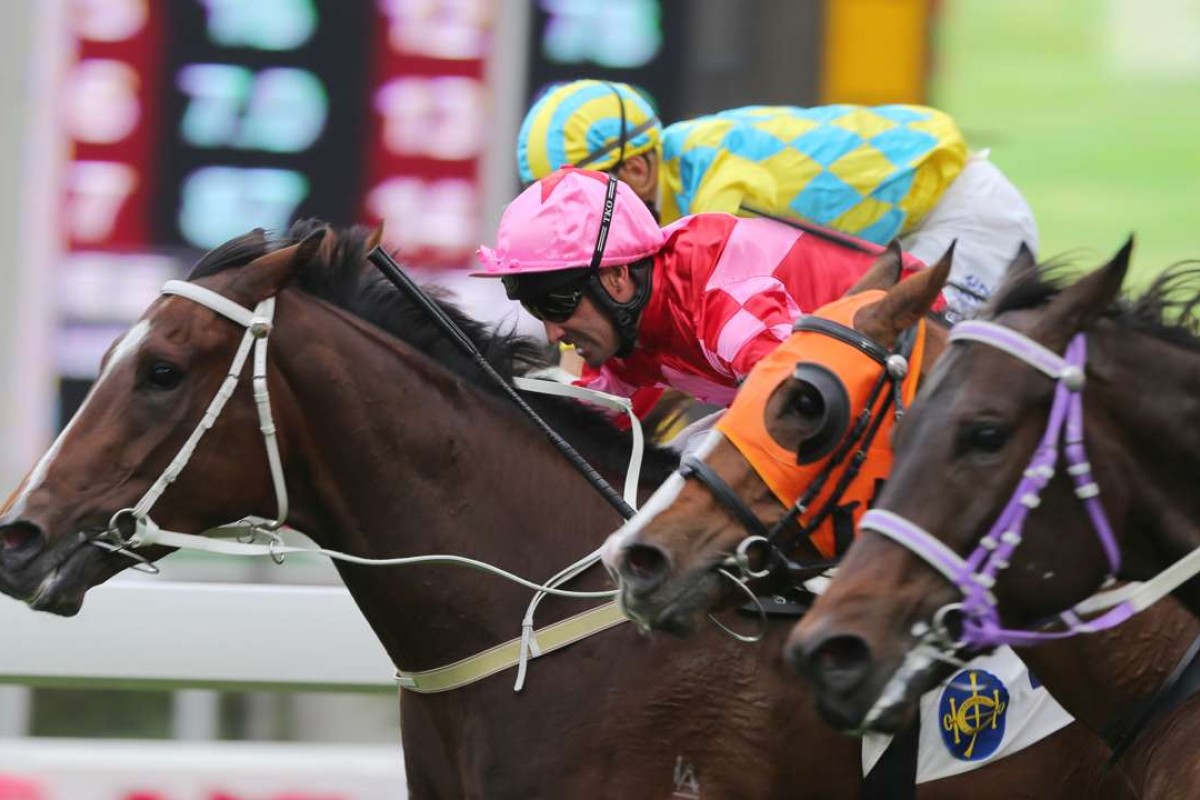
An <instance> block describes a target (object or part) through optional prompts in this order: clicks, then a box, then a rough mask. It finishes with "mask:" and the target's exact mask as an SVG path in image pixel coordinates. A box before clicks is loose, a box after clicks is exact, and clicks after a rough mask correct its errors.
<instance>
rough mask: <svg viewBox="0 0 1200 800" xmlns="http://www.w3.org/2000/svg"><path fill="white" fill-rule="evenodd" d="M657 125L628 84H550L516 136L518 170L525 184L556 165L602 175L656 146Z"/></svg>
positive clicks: (649, 109) (659, 134) (659, 125)
mask: <svg viewBox="0 0 1200 800" xmlns="http://www.w3.org/2000/svg"><path fill="white" fill-rule="evenodd" d="M661 139H662V123H660V122H659V120H658V116H657V115H656V114H655V113H654V108H653V107H652V106H651V105H650V103H649V101H648V100H647V99H646V97H645V96H643V95H642V94H641V93H639V92H638V91H637V90H636V89H634V88H633V87H632V86H629V85H628V84H625V83H614V82H609V81H596V80H580V81H572V82H571V83H560V84H557V85H555V86H552V87H551V88H550V89H549V90H547V91H546V93H545V94H543V95H542V96H541V97H540V98H538V101H537V102H536V103H534V104H533V106H532V107H531V108H530V109H529V112H528V113H527V114H526V115H525V120H524V121H523V122H522V123H521V131H520V133H518V134H517V170H518V171H519V172H520V174H521V183H523V184H530V183H533V182H534V181H536V180H540V179H541V178H544V177H546V176H547V175H549V174H550V173H552V172H554V171H555V170H556V169H559V168H561V167H586V168H587V169H594V170H600V171H606V170H610V169H613V168H615V167H616V166H618V165H619V164H620V163H621V162H622V161H624V160H625V159H627V158H630V157H632V156H636V155H640V154H642V153H645V152H647V151H650V150H654V149H655V148H657V147H658V146H659V142H660V140H661Z"/></svg>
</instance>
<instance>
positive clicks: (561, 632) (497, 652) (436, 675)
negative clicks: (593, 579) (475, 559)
mask: <svg viewBox="0 0 1200 800" xmlns="http://www.w3.org/2000/svg"><path fill="white" fill-rule="evenodd" d="M627 621H628V619H627V618H626V617H625V615H624V613H623V612H622V611H621V608H620V607H619V606H618V605H617V604H616V603H606V604H605V605H602V606H597V607H596V608H593V609H590V610H588V611H584V612H583V613H581V614H576V615H575V616H573V617H567V618H566V619H564V620H560V621H558V622H555V623H553V624H551V625H547V626H546V627H544V628H540V629H538V630H537V631H534V633H533V637H532V639H531V641H530V650H531V652H532V655H534V656H544V655H546V654H547V653H552V652H554V651H555V650H561V649H562V648H564V647H566V646H567V645H571V644H574V643H575V642H578V641H580V640H581V639H586V638H587V637H589V636H591V635H593V634H596V633H599V632H600V631H604V630H608V629H609V628H611V627H613V626H615V625H619V624H620V623H622V622H627ZM521 649H522V647H521V638H520V637H518V638H516V639H510V640H508V641H507V642H504V643H503V644H498V645H496V646H495V647H492V648H490V649H488V650H484V651H483V652H482V653H477V654H475V655H473V656H470V657H469V658H464V659H463V660H461V661H456V662H454V663H453V664H447V665H446V666H444V667H438V668H436V669H429V670H425V671H423V672H408V671H406V670H402V669H398V670H396V683H398V684H399V685H400V688H401V689H405V690H407V691H410V692H417V693H418V694H434V693H436V692H448V691H450V690H451V689H458V688H459V687H461V686H466V685H467V684H470V683H474V682H475V681H478V680H482V679H483V678H486V677H488V676H489V675H495V674H496V673H497V672H502V671H504V670H506V669H509V668H510V667H515V666H516V665H517V663H518V662H519V661H520V659H521Z"/></svg>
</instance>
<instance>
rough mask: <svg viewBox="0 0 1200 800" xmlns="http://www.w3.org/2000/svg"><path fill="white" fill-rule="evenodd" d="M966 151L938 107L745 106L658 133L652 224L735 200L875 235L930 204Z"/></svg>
mask: <svg viewBox="0 0 1200 800" xmlns="http://www.w3.org/2000/svg"><path fill="white" fill-rule="evenodd" d="M966 160H967V145H966V142H965V141H964V140H963V137H962V133H961V132H960V131H959V130H958V126H957V125H955V124H954V120H952V119H951V118H950V117H949V116H948V115H946V114H945V113H943V112H941V111H938V110H936V109H932V108H925V107H923V106H909V105H890V106H874V107H869V108H868V107H863V106H849V105H834V106H818V107H814V108H796V107H790V106H748V107H745V108H737V109H732V110H730V111H723V112H721V113H718V114H714V115H711V116H707V117H700V118H698V119H693V120H688V121H685V122H679V123H676V124H674V125H670V126H668V127H667V128H666V129H665V130H664V131H663V134H662V165H661V167H660V169H659V196H660V208H659V212H660V214H661V220H662V223H663V224H664V225H665V224H667V223H669V222H673V221H674V220H676V219H678V218H679V217H682V216H685V215H687V214H694V213H698V212H702V211H727V212H730V213H737V211H738V209H739V208H740V207H741V206H742V205H743V204H744V205H746V206H750V207H754V208H757V209H760V210H763V211H768V212H773V213H777V214H784V215H791V216H798V217H802V218H804V219H806V220H810V221H812V222H816V223H818V224H821V225H825V226H828V227H831V228H834V229H837V230H840V231H843V232H845V233H849V234H852V235H854V236H858V237H860V238H863V239H867V240H869V241H873V242H878V243H880V244H885V243H887V242H888V241H890V240H891V239H892V238H894V237H895V236H897V235H900V234H903V233H907V232H908V231H909V230H911V229H912V228H913V227H914V226H915V225H916V224H917V223H918V222H919V221H920V220H921V218H922V217H923V216H924V215H925V214H926V213H927V212H928V211H929V209H930V208H932V207H933V206H934V204H935V203H937V201H938V199H939V198H940V197H941V196H942V193H943V192H944V191H945V190H946V188H947V187H948V186H949V185H950V184H951V183H952V182H953V181H954V179H955V178H957V177H958V174H959V173H960V172H961V171H962V168H963V165H964V164H965V163H966Z"/></svg>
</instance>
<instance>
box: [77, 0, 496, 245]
mask: <svg viewBox="0 0 1200 800" xmlns="http://www.w3.org/2000/svg"><path fill="white" fill-rule="evenodd" d="M72 6H73V10H76V11H77V13H74V14H72V15H71V18H70V21H69V24H70V31H69V35H70V38H71V40H72V41H71V42H70V50H71V52H72V53H73V57H72V58H71V59H70V60H69V63H68V65H67V72H66V74H65V76H64V79H63V81H62V85H61V104H62V107H63V109H64V115H63V119H64V122H65V124H64V126H63V127H64V132H65V133H66V135H67V136H68V137H69V140H70V141H69V144H70V149H71V159H70V162H69V165H68V166H67V172H66V181H65V186H64V191H65V192H66V198H65V202H64V206H63V207H64V210H65V215H64V219H63V226H64V230H63V232H64V234H65V236H66V240H67V243H68V245H69V249H71V250H74V251H78V250H91V251H94V250H103V251H131V250H140V249H146V248H163V247H166V248H171V247H188V248H195V249H201V250H203V249H208V248H210V247H213V246H215V245H217V244H220V243H221V242H223V241H225V240H227V239H229V238H230V237H232V236H235V235H237V234H239V233H244V232H245V231H246V230H248V229H249V228H250V227H253V226H255V225H260V226H263V227H266V228H269V229H282V228H285V227H286V226H287V225H288V224H289V222H290V221H291V220H292V219H295V218H296V217H304V216H320V217H322V218H325V219H328V220H330V221H333V222H339V223H348V222H377V221H380V220H383V221H385V222H386V223H387V226H386V229H387V232H388V235H389V238H390V240H391V243H392V244H393V245H394V246H396V247H398V248H399V249H400V250H401V253H402V254H403V255H404V257H405V258H407V259H408V260H410V261H411V262H413V263H415V264H421V265H427V266H460V265H462V264H465V263H467V262H468V261H469V260H470V258H471V253H472V251H473V250H474V248H475V246H477V244H478V242H477V238H478V229H477V228H478V218H479V181H478V172H479V160H480V156H481V154H482V151H483V148H484V146H485V144H486V136H485V134H486V120H485V114H486V109H487V96H488V92H487V89H486V87H485V84H484V69H485V61H486V58H487V53H488V51H489V49H490V46H491V41H490V39H491V32H492V31H491V24H492V11H493V9H492V0H456V1H455V2H428V1H427V0H379V1H378V2H375V1H371V2H367V1H366V0H355V1H353V2H347V0H253V2H246V0H86V2H78V3H73V4H72Z"/></svg>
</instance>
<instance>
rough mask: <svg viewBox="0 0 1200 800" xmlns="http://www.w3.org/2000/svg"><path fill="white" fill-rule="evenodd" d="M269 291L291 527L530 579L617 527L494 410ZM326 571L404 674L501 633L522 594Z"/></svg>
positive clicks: (422, 572) (495, 587)
mask: <svg viewBox="0 0 1200 800" xmlns="http://www.w3.org/2000/svg"><path fill="white" fill-rule="evenodd" d="M280 297H281V301H283V302H281V303H280V310H279V314H278V319H279V322H280V331H279V334H278V335H277V338H276V339H275V340H274V341H276V344H275V345H273V348H274V359H275V364H276V368H277V369H279V370H280V371H281V372H282V374H283V377H284V380H285V382H286V384H287V388H288V394H289V395H290V397H291V402H290V403H288V406H289V407H290V413H289V414H288V417H289V418H288V419H287V420H286V421H285V422H284V423H283V424H282V425H281V432H282V433H281V435H282V436H283V437H285V441H287V442H288V443H289V452H288V455H287V461H288V463H287V467H286V470H287V472H288V476H289V481H290V482H292V483H293V486H294V488H292V489H291V493H292V496H293V497H295V498H296V504H295V508H294V511H293V513H292V516H291V520H292V523H293V524H294V525H295V526H296V527H297V528H299V529H300V530H303V531H304V532H305V533H307V534H308V535H310V536H311V538H313V539H314V541H316V542H317V543H318V544H320V545H321V546H323V547H328V548H331V549H337V550H342V551H344V552H350V553H354V554H356V555H364V556H371V557H376V558H382V557H399V556H411V555H423V554H429V553H448V554H455V555H464V556H468V557H471V558H475V559H479V560H482V561H486V562H489V563H492V564H495V565H496V566H499V567H501V568H503V569H506V570H509V571H510V572H515V573H517V574H519V575H522V576H526V577H530V578H533V579H545V578H548V577H549V576H550V575H552V574H554V573H555V572H557V571H558V570H559V569H561V568H562V567H565V566H567V565H568V564H570V563H572V562H574V561H575V560H577V559H578V558H580V557H582V556H584V555H586V554H587V553H589V552H591V551H592V550H594V549H595V548H597V547H598V546H599V545H600V544H601V542H602V540H603V537H604V536H605V535H606V534H607V533H608V532H610V531H611V530H612V529H614V528H615V527H616V526H617V525H618V524H619V522H620V518H619V517H618V516H617V515H616V514H615V513H614V512H613V510H612V509H611V508H610V507H609V506H608V505H607V504H606V503H605V501H604V500H603V499H601V498H600V497H599V495H597V494H596V493H595V492H593V491H592V490H591V489H590V488H589V487H588V486H587V484H586V483H585V482H584V481H583V480H582V478H580V477H579V476H578V475H577V474H576V473H575V472H574V471H572V470H571V469H570V468H569V467H568V466H567V464H566V462H565V461H564V460H563V459H562V456H561V455H559V454H558V453H557V452H556V451H555V450H554V449H553V448H552V447H551V446H550V445H549V444H548V443H547V442H546V441H545V440H544V438H543V437H541V436H540V434H538V432H537V431H536V430H535V429H534V428H533V427H532V426H531V425H529V424H527V423H526V422H525V421H524V420H522V419H520V418H519V417H517V415H516V413H515V412H514V411H513V409H512V408H511V407H509V406H507V405H506V404H505V401H503V400H500V399H497V398H494V397H492V396H490V395H486V394H485V393H483V392H481V391H479V390H478V389H476V388H475V387H474V386H472V385H471V384H469V383H468V382H467V381H465V380H463V379H461V378H459V377H457V376H455V375H452V374H451V373H449V372H447V371H446V370H444V369H442V368H441V367H439V366H437V365H435V364H434V363H433V362H431V361H429V360H427V359H426V358H425V357H424V356H422V355H420V354H418V353H416V352H414V351H412V350H410V349H409V348H407V347H404V346H401V345H399V344H398V343H397V342H396V341H395V340H393V339H391V338H390V337H388V336H387V335H385V334H383V333H381V332H380V331H378V330H376V329H375V328H373V327H371V326H369V325H367V324H365V323H362V322H360V321H359V320H357V319H356V318H353V317H351V316H350V315H348V314H346V313H344V312H341V311H339V310H337V309H334V308H332V307H326V306H325V305H324V304H320V303H316V302H312V301H310V300H306V301H305V302H297V301H294V300H292V295H291V294H290V293H285V294H283V295H281V296H280ZM289 300H292V301H290V302H288V301H289ZM313 342H320V343H321V345H322V346H320V347H319V349H318V348H314V347H313V346H312V343H313ZM338 569H339V571H340V572H341V575H342V578H343V580H344V581H345V583H346V585H347V587H348V588H349V589H350V591H351V593H352V594H353V595H354V597H355V599H356V601H357V602H358V604H359V606H360V608H361V609H362V610H363V612H364V614H365V616H366V617H367V619H368V621H369V622H370V623H371V625H372V626H373V628H374V629H375V632H376V634H377V635H378V636H379V638H380V640H381V641H382V642H383V643H384V646H385V647H386V648H387V650H388V651H389V653H390V654H391V656H392V658H393V659H394V660H395V662H396V663H397V664H399V665H402V666H403V667H405V668H406V669H424V668H428V667H433V666H437V665H439V664H441V663H449V662H451V661H453V660H456V659H458V658H461V657H463V656H466V655H470V654H471V653H474V652H476V651H478V650H480V649H482V648H484V647H489V646H491V645H493V644H496V643H497V642H498V641H503V640H507V639H510V638H512V637H513V636H514V635H516V634H518V633H519V626H520V620H521V616H522V614H523V612H524V607H525V604H527V603H528V601H529V598H530V593H529V592H528V591H527V590H525V589H521V588H518V587H514V586H513V585H511V584H510V583H508V582H506V581H503V580H502V579H500V578H495V577H491V576H487V575H483V574H481V573H479V572H476V571H474V570H469V569H464V568H462V567H456V566H417V567H401V568H396V567H359V566H352V565H351V566H346V565H341V564H339V565H338ZM601 582H602V580H601V576H596V577H595V578H593V579H592V580H590V581H586V582H585V584H592V585H598V584H600V583H601ZM567 602H568V603H570V602H572V601H567ZM548 605H555V603H550V604H548ZM569 607H570V608H572V609H573V610H580V604H578V603H574V605H572V606H569ZM550 611H551V613H553V609H551V610H550Z"/></svg>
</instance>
